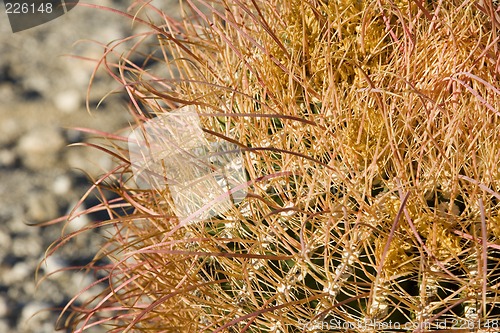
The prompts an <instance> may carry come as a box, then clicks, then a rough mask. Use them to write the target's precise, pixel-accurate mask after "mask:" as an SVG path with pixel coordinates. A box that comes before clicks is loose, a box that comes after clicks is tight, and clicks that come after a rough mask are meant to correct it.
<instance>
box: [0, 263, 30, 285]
mask: <svg viewBox="0 0 500 333" xmlns="http://www.w3.org/2000/svg"><path fill="white" fill-rule="evenodd" d="M32 270H34V268H33V267H31V266H30V265H29V264H28V263H26V262H24V261H20V262H18V263H17V264H15V265H14V266H13V267H12V268H11V269H10V270H8V273H7V274H3V275H4V276H3V279H2V280H3V283H5V284H12V283H14V282H19V281H22V280H25V279H26V278H27V277H28V276H29V275H30V274H31V272H32Z"/></svg>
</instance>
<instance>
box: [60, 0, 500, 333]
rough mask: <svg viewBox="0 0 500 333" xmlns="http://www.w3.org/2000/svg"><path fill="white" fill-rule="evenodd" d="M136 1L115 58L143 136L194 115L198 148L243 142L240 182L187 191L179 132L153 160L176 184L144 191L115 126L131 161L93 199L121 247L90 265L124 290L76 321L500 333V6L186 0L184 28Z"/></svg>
mask: <svg viewBox="0 0 500 333" xmlns="http://www.w3.org/2000/svg"><path fill="white" fill-rule="evenodd" d="M136 5H137V6H136V7H134V8H136V9H137V12H133V13H128V14H125V13H122V15H124V16H127V17H129V18H130V19H131V20H134V21H135V23H134V24H136V25H143V26H144V27H145V29H143V30H142V31H143V32H141V33H140V34H138V35H137V36H132V37H130V38H129V39H127V40H128V41H129V40H130V39H131V38H133V40H134V41H136V43H135V44H134V45H133V47H131V48H130V50H129V52H127V53H125V54H121V57H120V58H119V60H118V61H117V62H116V63H114V64H113V63H111V61H112V60H110V59H109V57H110V55H112V54H113V53H114V52H115V50H117V49H118V47H119V46H120V45H121V43H115V44H111V45H110V46H109V47H108V48H107V49H106V53H105V56H104V57H103V59H102V60H103V61H102V63H103V64H106V68H108V69H109V72H110V73H111V74H112V75H113V76H114V77H115V78H116V79H117V80H118V81H119V82H120V83H121V84H122V86H123V89H124V91H125V92H126V93H127V96H128V97H129V98H130V102H131V103H130V112H131V113H132V114H133V116H134V118H135V119H136V124H135V125H134V128H133V130H134V131H138V132H136V133H142V135H144V133H147V131H146V130H145V128H149V129H151V128H152V127H147V126H149V125H148V124H151V122H152V121H156V123H155V124H156V125H155V126H156V127H155V129H159V131H160V132H161V131H162V126H163V124H164V122H163V121H164V119H165V118H164V116H165V115H169V114H174V113H176V112H177V113H179V110H186V109H187V110H188V111H189V112H191V113H190V114H191V115H192V116H194V117H195V118H193V119H195V120H193V121H191V120H189V121H186V123H185V124H184V125H182V126H180V127H178V129H179V128H180V130H177V132H176V133H180V134H179V135H184V134H182V133H186V131H187V129H188V128H191V127H190V124H193V122H194V123H198V122H199V127H197V128H198V130H195V131H194V132H196V133H197V134H196V135H197V137H196V138H202V139H200V140H203V142H204V144H206V146H207V147H213V146H214V145H218V147H221V145H222V147H226V148H227V146H224V144H227V145H230V146H231V147H232V148H231V149H225V150H224V149H223V152H222V153H220V154H219V155H221V156H224V154H226V153H227V152H228V150H231V152H232V153H235V152H237V154H236V155H234V156H236V157H237V159H238V161H239V162H238V163H239V164H238V166H239V167H240V168H241V170H243V177H239V178H238V177H237V178H235V179H232V184H233V187H231V186H229V185H228V183H227V181H226V183H224V184H225V185H224V186H222V185H220V184H221V182H217V184H219V185H220V188H222V189H223V190H224V191H223V192H221V193H222V194H221V195H212V194H213V193H214V192H213V191H214V190H213V189H214V188H217V186H215V185H214V184H215V183H213V184H212V185H214V186H215V187H210V186H208V185H207V186H205V187H203V189H205V192H204V191H203V190H201V191H199V190H200V189H199V188H198V192H197V193H195V197H196V199H194V197H193V196H182V195H181V196H179V193H178V192H177V190H175V191H174V190H173V187H172V186H174V185H172V184H173V183H172V181H175V182H177V183H176V184H179V183H178V182H179V181H180V182H182V181H183V179H184V178H183V179H181V178H182V177H185V172H184V173H183V172H182V171H183V170H187V168H188V164H189V163H192V162H193V161H192V160H191V161H189V160H186V161H185V163H184V162H183V164H182V165H183V166H184V167H182V166H181V167H179V166H177V168H178V169H179V173H175V174H171V173H168V172H167V171H165V170H166V169H165V168H167V167H166V165H167V164H168V165H171V163H172V161H173V160H174V159H175V158H176V157H174V156H173V155H172V153H171V152H170V151H169V153H168V154H165V151H166V150H167V151H168V149H167V148H166V147H167V146H169V145H170V146H172V142H171V141H169V142H168V143H166V144H165V145H159V149H156V150H150V152H153V153H154V154H161V152H163V155H161V156H160V155H158V156H159V157H158V158H155V157H154V156H149V157H150V158H152V159H153V160H154V162H155V163H157V165H160V166H162V167H160V168H157V169H154V170H152V169H149V171H151V170H152V173H153V174H154V175H153V178H155V179H160V181H156V182H155V181H151V179H149V181H148V179H146V180H144V178H143V179H142V183H144V184H145V183H147V184H149V185H151V186H149V187H148V186H143V185H144V184H143V185H141V181H140V179H139V178H140V177H139V178H138V177H137V176H138V174H140V173H141V171H142V172H143V173H142V175H144V172H145V169H148V164H147V163H143V164H140V163H139V165H138V164H137V163H134V161H133V160H132V156H133V154H132V152H131V149H130V145H129V146H127V144H126V143H127V141H128V143H130V136H128V135H129V133H118V134H113V135H103V136H104V137H106V139H107V140H108V143H109V142H115V144H113V145H112V146H109V144H108V146H106V147H105V149H106V150H107V151H108V152H109V153H110V154H112V155H113V156H114V157H115V159H116V161H117V166H116V168H115V169H113V170H111V171H110V172H109V173H107V174H106V175H104V176H103V177H102V178H101V179H99V180H97V181H95V184H94V187H96V188H97V189H100V190H103V189H106V190H110V191H113V192H115V193H116V194H118V197H117V198H115V199H113V200H108V199H106V198H102V202H103V203H102V205H100V206H98V207H95V208H94V210H95V209H102V210H105V211H106V212H107V213H108V214H109V217H110V218H109V220H108V221H102V222H100V223H96V225H95V227H96V228H97V227H99V228H107V232H108V234H109V238H108V239H107V242H106V245H105V246H104V247H103V249H102V251H100V254H99V255H98V256H97V257H96V262H94V263H91V264H89V265H88V268H90V269H92V270H96V271H99V274H101V276H103V277H102V279H101V280H100V281H101V282H102V283H105V284H106V289H105V290H104V291H103V292H101V293H100V294H99V295H98V296H97V297H96V298H92V299H88V300H84V301H83V303H82V304H78V306H74V307H73V308H71V307H69V306H68V308H67V309H66V311H68V312H71V315H70V317H69V319H68V321H67V322H66V325H67V326H69V327H72V328H73V330H74V331H78V332H80V331H85V330H87V329H90V328H91V327H93V326H95V325H100V326H103V327H107V329H108V330H109V332H136V331H137V332H214V333H215V332H337V331H345V332H391V331H395V332H430V331H445V330H452V329H459V330H462V331H463V332H466V331H467V332H468V331H471V332H472V331H474V332H486V331H498V330H499V329H498V326H499V325H500V323H499V322H498V320H500V305H499V304H500V303H499V302H500V301H499V297H500V293H499V286H500V268H499V265H500V215H499V209H500V193H499V192H500V168H499V165H500V122H499V120H500V119H499V117H500V90H499V74H500V73H499V68H500V62H499V59H500V57H499V55H500V53H499V51H498V48H499V43H498V40H499V38H500V37H499V33H500V30H499V27H500V14H499V7H498V4H497V3H496V2H494V1H493V2H492V1H489V0H484V1H469V0H450V1H437V0H435V1H419V0H415V1H404V0H367V1H359V0H330V1H328V0H308V1H301V0H287V1H278V0H269V1H267V0H266V1H264V0H252V1H240V0H217V1H209V0H199V1H194V0H192V1H191V0H186V1H183V2H182V8H183V11H182V15H181V16H182V17H181V19H179V20H174V19H172V18H169V17H168V16H166V15H165V14H163V13H162V12H161V11H160V10H158V9H156V8H154V7H152V6H151V5H150V4H147V3H136ZM141 47H144V48H147V50H149V51H148V52H149V55H146V56H145V55H144V54H143V53H140V48H141ZM117 52H118V51H117ZM139 55H141V57H142V58H141V59H145V60H144V61H142V62H138V61H137V60H136V59H137V58H138V57H139ZM159 119H161V120H162V121H161V122H158V121H157V120H159ZM179 119H183V118H182V115H181V117H180V118H179ZM184 119H187V118H184ZM165 126H166V125H165ZM193 128H194V127H193ZM182 129H186V131H183V130H182ZM194 132H193V133H194ZM161 133H163V132H161ZM161 133H160V134H161ZM169 133H170V134H168V135H170V137H172V135H174V134H172V132H169ZM193 135H194V134H193ZM135 138H136V137H135ZM144 138H145V136H144V137H143V139H144ZM159 140H160V138H159V137H158V136H150V137H149V141H151V142H146V141H148V140H143V141H142V144H143V145H146V146H147V147H148V148H149V147H150V145H151V146H152V145H153V142H159ZM192 140H197V139H193V137H190V138H188V139H186V140H185V141H187V142H192ZM167 141H168V140H167ZM200 142H201V141H200ZM101 148H102V149H104V148H103V147H101ZM233 148H234V149H233ZM175 149H177V150H179V151H183V150H184V148H183V146H182V145H181V144H179V145H176V146H175ZM193 149H194V148H193ZM136 153H137V151H136ZM189 154H195V153H194V152H193V150H190V153H189ZM146 155H147V154H146ZM137 156H139V159H138V160H141V157H142V158H144V159H145V158H146V156H145V154H142V153H141V154H139V155H137V154H136V157H137ZM211 156H213V154H212V155H211ZM199 160H200V159H198V160H197V161H198V162H199ZM143 162H144V161H143ZM146 162H147V161H146ZM212 162H213V161H211V160H210V161H208V160H203V161H202V162H200V163H203V164H204V165H208V169H207V170H214V168H213V165H214V164H213V163H212ZM193 163H194V162H193ZM185 168H186V169H185ZM146 171H147V170H146ZM194 174H195V175H196V172H195V173H194ZM175 175H177V176H175ZM190 175H193V173H190ZM240 176H241V175H240ZM177 178H178V179H177ZM195 178H196V177H195ZM213 179H215V180H217V181H219V179H218V178H213ZM213 179H212V180H213ZM229 182H231V181H229ZM195 187H196V186H195V185H193V183H189V184H187V185H186V184H184V185H183V186H181V188H182V190H183V191H188V192H189V191H191V192H190V193H191V194H192V193H193V192H194V190H193V189H194V188H195ZM220 188H219V189H220ZM237 191H240V193H243V195H240V196H239V197H238V200H226V201H224V205H223V207H222V206H221V207H219V208H218V209H213V205H216V204H219V203H220V202H222V200H224V198H223V197H225V198H231V199H234V198H233V195H234V193H235V192H237ZM241 191H243V192H241ZM176 198H177V199H176ZM183 200H184V201H183ZM195 200H198V201H199V202H198V201H196V202H195ZM186 202H189V203H193V205H194V208H192V207H191V208H190V209H191V210H189V209H188V208H186V209H184V210H182V209H179V205H182V204H184V203H186ZM200 202H201V203H200ZM211 207H212V208H211ZM196 214H198V215H196ZM69 218H71V217H69ZM67 237H74V235H73V234H72V235H69V236H67ZM67 237H66V238H64V239H63V241H64V240H65V239H67ZM98 259H99V260H100V261H99V262H104V264H102V265H100V266H99V265H97V264H96V263H97V260H98ZM106 260H107V261H106ZM75 304H76V303H75ZM75 304H73V305H75ZM70 305H71V304H70ZM71 309H72V310H71Z"/></svg>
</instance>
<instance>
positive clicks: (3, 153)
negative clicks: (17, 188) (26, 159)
mask: <svg viewBox="0 0 500 333" xmlns="http://www.w3.org/2000/svg"><path fill="white" fill-rule="evenodd" d="M15 162H16V154H15V153H14V152H13V151H12V150H11V149H2V150H0V167H10V166H12V165H14V163H15Z"/></svg>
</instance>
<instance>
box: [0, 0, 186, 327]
mask: <svg viewBox="0 0 500 333" xmlns="http://www.w3.org/2000/svg"><path fill="white" fill-rule="evenodd" d="M90 3H95V4H97V3H98V4H99V5H103V6H109V7H113V8H117V9H121V10H126V8H127V6H128V5H129V3H128V2H126V1H123V2H120V1H111V0H100V1H90ZM174 3H175V4H176V3H177V1H176V0H173V1H172V0H165V1H155V5H157V6H158V7H160V8H162V9H164V10H165V11H167V12H175V11H176V10H177V6H176V5H174ZM137 29H140V28H138V27H133V25H132V24H131V22H130V21H129V20H127V19H126V18H123V17H121V16H119V15H117V14H113V13H110V12H106V11H103V10H98V9H92V8H87V7H82V6H77V7H76V8H74V9H73V10H71V11H70V12H68V13H67V14H65V15H63V16H62V17H59V18H57V19H56V20H54V21H51V22H48V23H46V24H43V25H41V26H38V27H34V28H32V29H29V30H25V31H21V32H18V33H15V34H14V33H12V31H11V28H10V26H9V21H8V18H7V15H6V13H5V7H4V6H3V5H0V332H14V333H16V332H36V333H46V332H55V329H54V324H55V321H56V319H57V317H58V314H59V312H58V311H57V310H53V311H50V310H47V309H48V308H51V307H61V306H64V305H65V304H66V302H67V301H68V300H69V299H71V297H73V296H74V295H75V294H76V293H77V292H78V291H79V290H80V288H81V287H82V286H85V285H87V284H89V283H90V282H91V278H89V277H88V276H86V275H85V274H84V273H83V272H73V273H62V274H55V275H53V276H51V277H49V278H48V279H47V280H46V281H44V282H43V283H42V284H41V285H40V286H38V287H36V281H35V271H36V267H37V265H38V264H39V263H40V261H41V260H42V259H43V257H44V254H45V251H46V250H47V248H48V247H49V246H50V244H51V243H52V242H54V241H55V240H56V239H57V238H59V237H60V236H61V229H62V224H58V225H54V226H48V227H34V226H29V224H34V223H40V222H44V221H48V220H51V219H54V218H56V217H58V216H62V215H64V214H66V213H68V212H69V211H70V210H71V209H72V208H73V207H74V205H75V204H76V203H77V202H78V200H79V199H80V197H81V196H82V194H83V193H84V192H85V191H86V190H87V189H88V187H89V184H90V180H89V176H90V177H98V176H99V175H100V174H102V173H103V172H104V170H109V169H110V167H111V166H112V164H113V161H112V160H111V159H110V158H109V157H108V156H106V155H105V154H103V153H101V152H99V151H98V150H95V149H89V148H85V147H68V145H69V144H71V143H75V142H81V141H84V140H88V139H89V136H88V135H84V134H82V133H81V132H79V131H76V130H74V129H72V127H88V128H92V129H98V130H103V131H115V130H118V129H120V128H123V127H127V126H128V124H129V121H130V119H129V116H128V111H127V107H126V104H127V101H126V99H125V98H124V96H123V94H120V93H117V94H114V95H112V96H109V97H107V98H106V99H105V100H104V102H102V103H101V105H100V106H99V107H98V108H97V109H96V106H97V104H98V103H99V101H100V99H101V98H102V97H104V96H105V95H106V94H108V93H110V92H111V91H112V90H113V89H117V88H118V85H117V84H116V83H115V82H113V80H111V79H110V78H109V77H108V76H107V75H106V73H104V71H99V72H98V75H97V77H96V79H95V81H94V84H93V87H92V91H91V95H90V99H89V101H90V105H91V109H92V112H91V113H90V114H89V113H88V112H87V110H86V108H85V100H86V93H87V87H88V84H89V80H90V77H91V74H92V71H93V69H94V67H95V63H92V62H88V61H83V60H81V59H78V58H75V57H71V56H70V55H76V56H80V57H88V58H94V59H97V58H99V57H100V56H101V54H102V47H101V46H99V45H97V44H95V43H92V42H89V41H88V40H95V41H99V42H102V43H108V42H110V41H113V40H116V39H120V38H123V37H125V36H129V35H130V34H131V33H132V32H137ZM84 40H87V41H84ZM78 41H80V42H78ZM97 202H98V201H97V199H95V197H91V198H89V199H88V200H87V201H86V202H85V206H86V207H89V206H91V205H92V204H95V203H97ZM96 220H99V216H90V217H86V218H78V219H76V220H74V221H71V222H70V223H69V230H70V231H71V230H76V229H77V228H79V227H81V226H83V225H85V224H87V223H92V222H95V221H96ZM101 242H102V238H101V237H100V235H99V234H98V232H94V233H86V234H84V235H83V236H81V237H79V238H78V239H77V240H76V241H73V242H71V243H70V244H68V245H67V246H65V247H64V248H63V249H61V250H60V251H58V252H57V254H56V255H54V256H53V257H51V258H50V260H48V261H47V263H46V264H44V265H42V268H41V273H42V275H43V274H46V273H50V272H53V271H56V270H58V269H61V268H64V267H69V266H74V265H78V264H84V263H86V262H88V261H89V260H91V259H92V257H93V256H94V254H95V252H96V251H97V249H98V246H99V244H100V243H101ZM89 279H90V280H89ZM102 331H103V329H102V328H96V329H95V330H91V331H90V332H102Z"/></svg>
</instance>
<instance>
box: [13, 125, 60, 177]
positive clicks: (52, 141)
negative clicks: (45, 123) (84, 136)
mask: <svg viewBox="0 0 500 333" xmlns="http://www.w3.org/2000/svg"><path fill="white" fill-rule="evenodd" d="M64 145H65V141H64V138H63V136H62V135H61V133H60V132H59V130H58V129H57V128H53V127H41V128H37V129H35V130H33V131H30V132H28V133H26V134H25V135H24V136H23V137H22V138H21V139H20V140H19V143H18V144H17V149H18V153H19V155H20V157H21V159H22V160H23V164H24V165H25V166H26V167H27V168H29V169H32V170H40V169H44V168H49V167H53V166H54V164H55V162H56V159H57V153H59V151H60V150H61V149H62V147H63V146H64Z"/></svg>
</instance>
